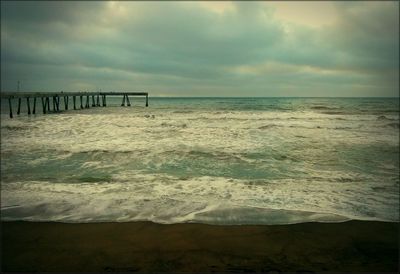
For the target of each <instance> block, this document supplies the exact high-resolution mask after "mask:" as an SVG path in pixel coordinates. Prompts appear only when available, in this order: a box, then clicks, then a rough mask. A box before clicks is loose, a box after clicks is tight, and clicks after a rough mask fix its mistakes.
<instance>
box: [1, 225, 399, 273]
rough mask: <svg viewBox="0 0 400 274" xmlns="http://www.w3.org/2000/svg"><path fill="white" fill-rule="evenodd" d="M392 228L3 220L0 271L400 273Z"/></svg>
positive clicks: (386, 226) (396, 226)
mask: <svg viewBox="0 0 400 274" xmlns="http://www.w3.org/2000/svg"><path fill="white" fill-rule="evenodd" d="M398 232H399V223H398V222H396V223H392V222H378V221H356V220H351V221H345V222H340V223H319V222H309V223H298V224H290V225H208V224H197V223H196V224H195V223H182V224H168V225H166V224H157V223H152V222H147V221H143V222H120V223H117V222H110V223H57V222H27V221H2V222H1V233H2V238H1V239H2V252H1V253H2V255H1V256H2V257H1V259H2V260H1V262H2V265H1V270H2V271H63V272H68V271H71V272H74V271H99V272H107V271H122V272H254V271H256V272H270V271H283V272H288V271H291V272H292V271H336V272H338V271H357V272H364V271H368V272H381V271H385V272H397V271H398V270H399V236H398Z"/></svg>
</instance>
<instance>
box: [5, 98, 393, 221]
mask: <svg viewBox="0 0 400 274" xmlns="http://www.w3.org/2000/svg"><path fill="white" fill-rule="evenodd" d="M109 101H111V102H112V100H109ZM114 102H115V104H117V103H118V102H117V101H114ZM2 106H3V104H2ZM142 106H143V104H141V105H140V104H139V103H138V102H137V105H135V106H134V107H131V108H127V107H125V108H122V107H116V106H114V107H113V106H110V107H107V108H92V109H86V110H79V111H66V112H63V113H61V114H56V115H36V117H28V116H27V115H21V116H20V117H18V118H15V119H9V118H8V117H7V114H6V113H7V109H5V108H4V107H2V116H1V122H2V123H1V137H2V139H1V156H2V159H1V160H2V161H1V187H2V193H1V195H2V197H1V198H2V199H1V210H2V212H1V213H2V219H3V220H32V221H63V222H100V221H135V220H150V221H154V222H159V223H177V222H202V223H211V224H281V223H298V222H307V221H324V222H329V221H344V220H348V219H360V220H382V221H399V167H398V166H399V143H398V140H399V112H398V99H315V98H314V99H313V98H309V99H243V98H242V99H224V98H218V99H154V100H151V101H150V107H149V108H144V107H142ZM4 109H5V110H4Z"/></svg>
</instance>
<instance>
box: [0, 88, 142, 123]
mask: <svg viewBox="0 0 400 274" xmlns="http://www.w3.org/2000/svg"><path fill="white" fill-rule="evenodd" d="M107 95H110V96H122V104H121V106H131V102H130V99H129V96H146V107H147V106H148V105H149V102H148V100H149V99H148V93H147V92H63V91H62V92H61V93H52V92H1V93H0V96H1V98H6V99H8V105H9V110H10V112H9V116H10V118H13V116H14V115H13V109H12V108H13V106H12V101H13V100H12V99H14V98H15V99H18V107H17V115H19V114H20V113H21V102H22V99H23V98H26V104H27V112H28V115H31V114H35V115H36V99H37V98H40V100H41V102H42V111H43V114H47V113H50V112H54V113H56V112H60V111H61V108H62V106H61V107H60V104H61V97H63V100H64V109H65V110H68V107H69V106H68V105H69V96H72V99H73V104H74V110H76V109H77V105H76V97H77V96H79V99H80V108H81V109H83V108H90V106H92V107H99V106H103V107H106V106H107ZM84 96H85V97H86V101H85V102H84V100H85V99H84V98H83V97H84ZM90 97H92V99H90ZM100 97H101V98H100ZM31 98H32V99H33V106H31V103H30V102H31V101H30V100H31ZM50 100H52V101H53V102H52V104H53V107H52V108H51V106H50ZM90 101H92V102H90ZM100 101H101V102H100ZM39 107H40V106H39Z"/></svg>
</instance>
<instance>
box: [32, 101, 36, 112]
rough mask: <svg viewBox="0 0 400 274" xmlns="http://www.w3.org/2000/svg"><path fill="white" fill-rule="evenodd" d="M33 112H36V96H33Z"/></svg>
mask: <svg viewBox="0 0 400 274" xmlns="http://www.w3.org/2000/svg"><path fill="white" fill-rule="evenodd" d="M32 114H36V97H33V111H32Z"/></svg>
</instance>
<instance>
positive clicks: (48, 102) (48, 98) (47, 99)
mask: <svg viewBox="0 0 400 274" xmlns="http://www.w3.org/2000/svg"><path fill="white" fill-rule="evenodd" d="M46 105H47V112H50V97H46Z"/></svg>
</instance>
